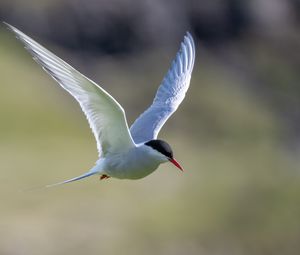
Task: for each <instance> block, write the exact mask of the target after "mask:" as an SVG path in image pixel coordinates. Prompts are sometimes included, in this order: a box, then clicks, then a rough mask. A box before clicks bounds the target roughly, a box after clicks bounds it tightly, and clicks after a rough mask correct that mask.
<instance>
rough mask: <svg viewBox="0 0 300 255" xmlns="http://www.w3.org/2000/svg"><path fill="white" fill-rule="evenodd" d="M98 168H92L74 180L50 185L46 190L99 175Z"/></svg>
mask: <svg viewBox="0 0 300 255" xmlns="http://www.w3.org/2000/svg"><path fill="white" fill-rule="evenodd" d="M95 168H96V167H94V168H92V169H91V170H90V171H88V172H86V173H84V174H82V175H79V176H77V177H74V178H72V179H69V180H65V181H62V182H57V183H54V184H49V185H46V186H45V188H51V187H54V186H58V185H61V184H66V183H69V182H75V181H78V180H81V179H84V178H86V177H89V176H91V175H94V174H97V173H98V171H97V170H96V169H95Z"/></svg>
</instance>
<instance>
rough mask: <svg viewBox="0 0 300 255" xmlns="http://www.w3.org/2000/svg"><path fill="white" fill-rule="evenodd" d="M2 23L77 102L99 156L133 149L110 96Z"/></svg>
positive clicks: (118, 108) (122, 116)
mask: <svg viewBox="0 0 300 255" xmlns="http://www.w3.org/2000/svg"><path fill="white" fill-rule="evenodd" d="M5 24H6V25H7V26H8V27H9V28H10V29H11V30H12V31H13V32H14V33H15V34H16V37H17V38H18V39H19V40H21V41H22V42H23V43H24V45H25V48H26V49H27V50H28V51H29V52H30V53H31V54H32V56H33V58H34V59H35V60H36V61H37V62H38V63H39V64H40V65H41V66H42V67H43V69H44V70H45V71H46V72H47V73H49V74H50V75H51V76H52V78H54V79H55V80H56V81H57V82H58V83H59V84H60V85H61V86H62V87H63V88H64V89H65V90H66V91H68V92H69V93H70V94H71V95H72V96H73V97H74V98H75V99H76V100H77V101H78V103H79V104H80V106H81V108H82V110H83V112H84V113H85V115H86V117H87V119H88V122H89V124H90V127H91V129H92V131H93V133H94V135H95V138H96V141H97V148H98V152H99V156H100V155H101V154H103V155H104V156H105V154H106V153H113V152H120V151H123V150H127V149H129V148H131V147H133V146H135V144H134V142H133V140H132V138H131V135H130V132H129V130H128V125H127V121H126V117H125V112H124V109H123V108H122V107H121V105H120V104H119V103H118V102H117V101H116V100H115V99H114V98H113V97H112V96H111V95H109V94H108V93H107V92H106V91H105V90H104V89H102V88H101V87H100V86H98V85H97V84H96V83H94V82H93V81H91V80H90V79H88V78H87V77H85V76H84V75H82V74H81V73H80V72H78V71H77V70H75V69H74V68H73V67H71V66H70V65H69V64H67V63H66V62H64V61H63V60H61V59H60V58H58V57H57V56H55V55H54V54H53V53H52V52H50V51H49V50H47V49H45V48H44V47H43V46H41V45H40V44H38V43H37V42H35V41H34V40H33V39H31V38H30V37H29V36H27V35H25V34H24V33H22V32H21V31H19V30H18V29H16V28H15V27H13V26H11V25H9V24H7V23H5Z"/></svg>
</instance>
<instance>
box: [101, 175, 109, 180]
mask: <svg viewBox="0 0 300 255" xmlns="http://www.w3.org/2000/svg"><path fill="white" fill-rule="evenodd" d="M108 178H110V176H108V175H106V174H102V175H101V176H100V181H101V180H104V179H108Z"/></svg>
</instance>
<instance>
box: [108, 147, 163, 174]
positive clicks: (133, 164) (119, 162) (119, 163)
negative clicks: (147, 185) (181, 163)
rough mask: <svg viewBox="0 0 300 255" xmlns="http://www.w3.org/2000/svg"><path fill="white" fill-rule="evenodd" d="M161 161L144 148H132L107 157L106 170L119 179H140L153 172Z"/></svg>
mask: <svg viewBox="0 0 300 255" xmlns="http://www.w3.org/2000/svg"><path fill="white" fill-rule="evenodd" d="M160 163H161V162H159V161H157V160H155V158H153V157H151V155H149V154H147V153H145V152H144V151H143V150H137V149H134V150H131V151H129V152H127V153H123V154H115V155H111V156H109V157H107V158H106V159H105V164H104V168H105V169H104V171H105V173H107V174H108V175H109V176H111V177H115V178H118V179H140V178H143V177H145V176H147V175H149V174H151V173H152V172H153V171H154V170H155V169H156V168H157V167H158V166H159V164H160Z"/></svg>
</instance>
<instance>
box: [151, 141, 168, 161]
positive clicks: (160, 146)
mask: <svg viewBox="0 0 300 255" xmlns="http://www.w3.org/2000/svg"><path fill="white" fill-rule="evenodd" d="M145 145H147V146H150V147H151V148H152V149H154V150H157V151H158V152H160V153H161V154H163V155H165V156H166V157H168V158H170V159H172V158H173V151H172V149H171V146H170V145H169V144H168V143H166V142H165V141H162V140H151V141H149V142H146V143H145Z"/></svg>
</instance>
